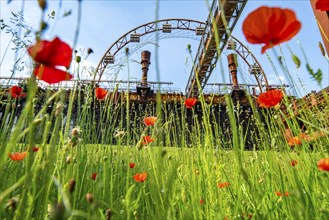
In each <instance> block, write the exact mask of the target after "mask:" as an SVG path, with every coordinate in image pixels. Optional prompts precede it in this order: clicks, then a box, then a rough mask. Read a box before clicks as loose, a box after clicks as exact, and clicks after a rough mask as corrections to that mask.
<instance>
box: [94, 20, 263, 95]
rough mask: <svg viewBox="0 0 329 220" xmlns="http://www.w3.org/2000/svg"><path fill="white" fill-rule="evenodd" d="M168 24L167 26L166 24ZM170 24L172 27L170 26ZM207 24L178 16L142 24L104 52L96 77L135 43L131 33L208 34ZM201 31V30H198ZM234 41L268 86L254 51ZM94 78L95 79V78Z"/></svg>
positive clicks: (260, 83)
mask: <svg viewBox="0 0 329 220" xmlns="http://www.w3.org/2000/svg"><path fill="white" fill-rule="evenodd" d="M166 25H167V26H166ZM168 25H170V28H169V26H168ZM205 26H206V23H205V22H201V21H197V20H190V19H178V18H173V19H163V20H158V21H153V22H149V23H146V24H143V25H140V26H138V27H136V28H134V29H132V30H130V31H128V32H127V33H125V34H124V35H122V36H121V37H120V38H119V39H118V40H117V41H115V42H114V43H113V44H112V45H111V46H110V47H109V48H108V49H107V51H106V52H105V53H104V55H103V57H102V59H101V60H100V62H99V63H98V65H97V68H96V74H95V78H96V76H97V75H98V76H99V79H98V81H100V80H101V78H102V75H103V73H104V71H105V69H106V67H107V66H108V65H109V64H110V63H109V61H108V58H109V56H113V57H114V56H115V55H116V54H117V53H118V52H119V51H120V50H121V49H122V48H123V47H125V46H126V45H127V44H129V43H135V42H136V41H134V40H136V39H133V41H132V39H129V35H130V37H132V36H131V34H136V35H133V36H135V37H141V36H144V35H147V34H150V33H154V32H156V31H162V32H164V33H170V31H171V30H186V31H195V32H196V34H199V35H200V34H202V35H204V34H207V33H205V32H204V28H205ZM198 31H199V32H198ZM232 40H233V41H234V42H236V43H237V46H236V47H235V48H233V50H234V51H235V52H236V53H237V54H238V55H239V56H240V57H241V58H242V59H243V60H244V61H245V63H246V64H247V65H248V67H249V68H252V67H253V66H255V65H256V66H258V67H259V69H258V71H257V73H256V74H252V75H254V77H255V79H256V81H257V84H258V86H259V89H260V91H262V86H263V85H262V82H265V86H268V80H267V77H266V75H265V73H264V70H263V68H262V67H261V65H260V63H259V62H258V60H257V59H256V57H255V56H254V55H253V54H252V52H251V51H250V50H249V49H248V48H247V47H246V46H245V45H244V44H242V43H241V42H240V41H239V40H238V39H236V38H235V37H234V36H232V35H231V36H230V40H229V41H228V43H229V42H231V41H232ZM248 57H251V59H252V63H250V62H249V61H248V60H247V58H248ZM259 77H262V78H263V79H261V80H260V78H259ZM95 78H94V80H95Z"/></svg>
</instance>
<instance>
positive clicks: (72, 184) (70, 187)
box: [67, 179, 76, 193]
mask: <svg viewBox="0 0 329 220" xmlns="http://www.w3.org/2000/svg"><path fill="white" fill-rule="evenodd" d="M75 184H76V182H75V179H71V180H70V182H69V185H68V188H67V189H68V190H69V192H70V193H73V191H74V188H75Z"/></svg>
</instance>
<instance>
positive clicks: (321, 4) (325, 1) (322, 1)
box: [315, 0, 329, 11]
mask: <svg viewBox="0 0 329 220" xmlns="http://www.w3.org/2000/svg"><path fill="white" fill-rule="evenodd" d="M315 9H317V10H321V11H329V0H317V1H316V2H315Z"/></svg>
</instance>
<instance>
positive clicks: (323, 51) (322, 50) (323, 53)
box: [319, 42, 326, 57]
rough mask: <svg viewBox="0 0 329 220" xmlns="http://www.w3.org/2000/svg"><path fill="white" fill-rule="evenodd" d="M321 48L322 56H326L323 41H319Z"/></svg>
mask: <svg viewBox="0 0 329 220" xmlns="http://www.w3.org/2000/svg"><path fill="white" fill-rule="evenodd" d="M319 48H320V51H321V54H322V56H324V57H325V56H326V52H325V50H324V47H323V44H322V43H321V42H319Z"/></svg>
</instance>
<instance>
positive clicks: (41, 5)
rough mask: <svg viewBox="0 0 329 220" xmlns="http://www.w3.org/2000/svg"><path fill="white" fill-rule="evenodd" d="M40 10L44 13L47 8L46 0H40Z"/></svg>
mask: <svg viewBox="0 0 329 220" xmlns="http://www.w3.org/2000/svg"><path fill="white" fill-rule="evenodd" d="M38 3H39V6H40V8H41V9H42V10H43V11H44V10H45V9H46V8H47V1H46V0H38Z"/></svg>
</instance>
